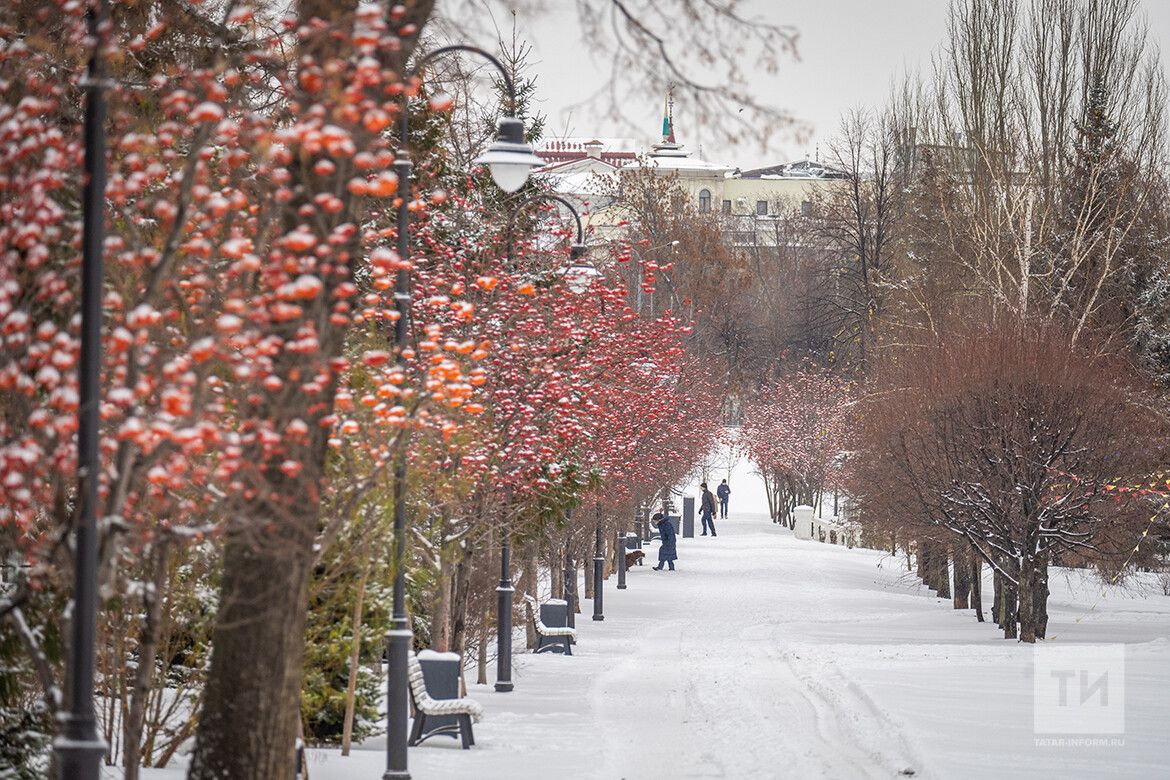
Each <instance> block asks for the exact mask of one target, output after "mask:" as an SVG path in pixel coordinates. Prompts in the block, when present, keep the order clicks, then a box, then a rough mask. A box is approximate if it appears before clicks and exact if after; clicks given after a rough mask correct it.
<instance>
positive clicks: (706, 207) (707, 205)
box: [699, 190, 711, 214]
mask: <svg viewBox="0 0 1170 780" xmlns="http://www.w3.org/2000/svg"><path fill="white" fill-rule="evenodd" d="M710 210H711V190H699V211H700V212H702V213H704V214H706V213H707V212H708V211H710Z"/></svg>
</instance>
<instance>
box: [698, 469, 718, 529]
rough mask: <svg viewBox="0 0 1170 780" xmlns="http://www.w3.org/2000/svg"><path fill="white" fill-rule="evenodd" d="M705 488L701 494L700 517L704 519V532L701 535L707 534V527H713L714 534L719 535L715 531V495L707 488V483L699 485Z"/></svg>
mask: <svg viewBox="0 0 1170 780" xmlns="http://www.w3.org/2000/svg"><path fill="white" fill-rule="evenodd" d="M699 487H701V488H702V489H703V494H702V495H701V496H699V517H701V518H702V519H703V533H701V534H699V536H706V535H707V529H708V528H710V529H711V535H712V536H718V535H719V534H717V533H715V495H714V494H713V493H712V492H711V491H710V490H708V489H707V483H706V482H704V483H703V484H701V485H699Z"/></svg>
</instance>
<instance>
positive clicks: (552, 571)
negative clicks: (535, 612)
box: [534, 545, 568, 600]
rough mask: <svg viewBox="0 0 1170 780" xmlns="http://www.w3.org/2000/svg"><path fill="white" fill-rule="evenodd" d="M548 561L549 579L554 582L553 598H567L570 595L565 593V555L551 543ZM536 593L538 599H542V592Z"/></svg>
mask: <svg viewBox="0 0 1170 780" xmlns="http://www.w3.org/2000/svg"><path fill="white" fill-rule="evenodd" d="M548 562H549V564H548V571H549V580H550V581H551V584H552V598H554V599H567V598H568V597H567V596H566V595H565V557H564V556H563V555H561V554H560V552H559V551H558V550H557V549H556V548H555V547H553V546H552V545H549V552H548ZM534 595H535V596H536V598H537V600H539V599H540V594H534Z"/></svg>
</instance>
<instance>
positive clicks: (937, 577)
mask: <svg viewBox="0 0 1170 780" xmlns="http://www.w3.org/2000/svg"><path fill="white" fill-rule="evenodd" d="M947 559H948V555H947V548H946V545H944V544H939V545H937V546H936V547H935V548H934V550H933V551H932V553H931V563H932V564H933V565H934V576H933V577H932V579H933V580H934V584H933V585H932V587H933V588H934V590H935V592H937V593H938V597H939V598H940V599H949V598H950V597H951V572H950V566H949V564H948V561H947Z"/></svg>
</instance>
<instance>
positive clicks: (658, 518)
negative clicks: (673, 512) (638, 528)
mask: <svg viewBox="0 0 1170 780" xmlns="http://www.w3.org/2000/svg"><path fill="white" fill-rule="evenodd" d="M650 522H651V523H653V524H654V527H655V528H657V529H658V535H659V537H661V539H662V546H661V547H659V548H658V565H657V566H655V567H653V568H654V571H662V567H663V565H666V566H669V567H670V570H671V571H674V562H675V560H676V559H677V558H678V551H677V548H676V546H675V540H676V539H677V538H678V533H677V532H676V531H675V530H674V523H672V522H670V521H669V520H663V519H662V513H661V512H658V513H657V514H655V515H654V517H652V518H650Z"/></svg>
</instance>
